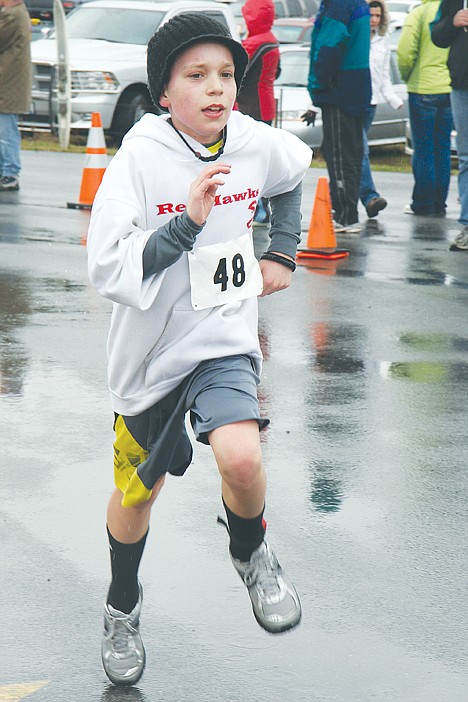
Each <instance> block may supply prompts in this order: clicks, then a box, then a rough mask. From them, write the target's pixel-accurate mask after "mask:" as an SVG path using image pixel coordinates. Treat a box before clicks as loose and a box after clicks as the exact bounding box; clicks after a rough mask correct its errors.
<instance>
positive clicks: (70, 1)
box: [24, 0, 88, 22]
mask: <svg viewBox="0 0 468 702" xmlns="http://www.w3.org/2000/svg"><path fill="white" fill-rule="evenodd" d="M83 2H88V0H62V5H63V9H64V10H65V13H66V14H68V13H69V12H71V11H72V10H74V9H75V7H78V6H79V5H81V4H82V3H83ZM24 4H25V5H26V9H27V10H28V12H29V15H30V17H31V19H38V20H42V21H45V22H52V21H53V19H54V0H24Z"/></svg>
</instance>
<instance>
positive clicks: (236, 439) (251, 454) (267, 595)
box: [209, 420, 301, 633]
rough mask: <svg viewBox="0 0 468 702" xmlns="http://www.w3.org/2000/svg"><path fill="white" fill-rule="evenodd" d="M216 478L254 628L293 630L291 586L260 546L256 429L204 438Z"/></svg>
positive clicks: (239, 426)
mask: <svg viewBox="0 0 468 702" xmlns="http://www.w3.org/2000/svg"><path fill="white" fill-rule="evenodd" d="M209 442H210V445H211V448H212V449H213V453H214V455H215V458H216V462H217V464H218V469H219V472H220V474H221V478H222V496H223V502H224V506H225V509H226V514H227V518H228V525H229V533H230V547H229V549H230V554H231V559H232V562H233V564H234V566H235V568H236V570H237V572H238V573H239V575H240V577H241V578H242V580H243V582H244V583H245V585H246V587H247V589H248V592H249V596H250V600H251V603H252V608H253V612H254V615H255V618H256V620H257V622H258V623H259V624H260V626H262V627H263V628H264V629H266V630H267V631H269V632H270V633H280V632H282V631H286V630H287V629H291V628H292V627H294V626H296V625H297V624H298V623H299V621H300V619H301V606H300V602H299V598H298V596H297V593H296V590H295V589H294V586H293V585H292V583H291V582H290V580H289V578H288V577H287V576H286V575H285V573H284V572H283V570H282V568H281V566H280V565H279V563H278V561H277V559H276V556H275V554H274V553H273V551H272V550H271V548H270V546H269V545H268V543H267V542H266V541H265V540H264V536H265V522H264V520H263V511H264V505H265V491H266V477H265V471H264V468H263V464H262V455H261V447H260V435H259V426H258V422H257V421H255V420H254V421H252V420H247V421H241V422H235V423H233V424H227V425H224V426H220V427H218V428H217V429H214V430H213V431H212V432H210V433H209Z"/></svg>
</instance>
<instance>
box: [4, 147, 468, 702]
mask: <svg viewBox="0 0 468 702" xmlns="http://www.w3.org/2000/svg"><path fill="white" fill-rule="evenodd" d="M64 156H66V157H67V164H68V166H69V167H68V166H67V168H66V169H65V170H64V171H63V172H62V173H61V177H62V178H63V183H62V189H61V190H59V189H56V190H55V195H54V197H52V196H51V195H50V190H49V191H48V192H47V193H45V194H41V189H40V186H39V185H38V184H37V182H35V181H33V178H32V175H31V176H30V187H28V181H27V176H26V173H27V169H25V181H24V187H22V190H21V191H20V192H19V194H10V195H8V198H6V199H4V200H0V208H2V210H1V217H0V253H1V258H0V421H1V426H2V438H3V447H4V451H3V458H4V463H3V473H2V497H1V498H0V512H1V520H0V532H1V533H0V543H1V544H2V562H3V563H4V564H5V567H4V569H3V570H4V572H3V574H2V586H3V598H4V605H5V611H4V615H3V626H2V630H3V634H2V641H1V651H2V654H1V665H0V700H1V690H2V685H3V686H7V685H13V684H20V683H27V682H30V681H32V680H42V681H47V685H45V686H44V687H42V688H41V689H38V690H37V692H35V693H34V694H33V695H31V696H30V698H31V702H32V700H37V702H64V700H67V702H104V701H106V702H122V701H124V700H125V701H126V700H128V701H130V700H131V701H132V702H156V701H157V700H177V701H185V700H187V701H190V702H192V701H193V700H202V701H203V702H240V701H241V700H242V701H243V700H249V702H260V701H261V702H265V701H267V702H277V701H278V702H280V701H281V702H282V701H283V700H286V699H290V700H293V701H294V702H306V701H307V702H313V701H316V702H329V701H331V702H373V701H374V700H375V701H376V702H386V701H387V700H388V701H389V702H423V701H424V702H465V700H466V690H467V684H468V675H467V670H466V643H465V638H466V623H467V622H466V600H465V588H466V568H465V565H466V563H465V559H464V557H463V554H464V553H465V548H466V506H465V494H466V466H467V464H468V454H467V445H468V443H467V439H468V436H467V434H468V429H467V427H468V421H467V418H468V402H467V397H468V359H467V351H468V315H467V303H468V292H467V286H468V265H467V262H468V256H465V255H464V254H453V253H449V252H448V241H449V240H450V238H451V237H452V238H453V230H454V229H456V222H455V217H456V212H457V209H456V197H455V196H454V195H453V198H452V201H451V204H450V208H449V215H450V217H449V218H448V219H447V220H443V221H442V220H437V221H434V222H431V221H427V220H426V221H420V220H418V218H411V217H407V216H406V217H405V216H404V215H403V214H402V209H403V205H404V204H406V199H405V198H406V193H407V192H408V182H409V181H408V179H406V181H405V182H402V181H404V179H402V177H401V176H399V177H398V178H397V177H396V176H394V175H393V174H379V176H380V178H381V179H382V181H383V182H384V184H385V183H386V187H387V190H388V191H389V192H392V193H393V196H392V200H391V203H390V205H389V207H388V211H387V210H386V211H385V215H384V216H382V217H381V219H380V220H379V221H378V222H372V223H369V225H368V226H367V227H366V229H365V230H364V232H363V233H362V235H357V236H355V235H353V236H351V237H348V238H347V239H346V240H343V241H342V242H340V243H346V246H347V248H349V249H350V250H351V255H350V257H349V258H348V259H345V260H342V261H337V262H329V263H327V262H323V261H319V262H313V263H312V264H310V263H309V264H308V265H301V266H299V267H298V269H297V271H296V273H295V274H294V285H293V287H291V289H290V290H288V291H287V292H285V293H281V294H278V295H275V296H271V297H268V298H265V299H261V300H260V305H259V306H260V320H259V328H260V338H261V345H262V350H263V353H264V358H265V362H264V371H263V377H262V383H261V385H260V388H259V397H260V402H261V408H262V412H263V413H264V414H265V415H268V416H269V417H270V419H271V426H270V427H269V428H268V429H267V431H265V432H264V434H263V435H262V446H263V451H264V457H265V463H266V466H267V471H268V476H269V487H268V502H267V514H266V516H267V520H268V532H269V535H270V540H271V542H272V544H273V545H274V547H275V550H276V551H277V552H278V556H279V559H280V562H281V564H282V565H283V567H285V569H287V570H288V573H289V574H290V575H291V577H293V579H294V581H295V583H296V585H297V588H298V591H299V592H300V595H301V599H302V604H303V610H304V619H303V622H302V624H301V626H300V627H299V628H298V629H297V630H296V631H294V632H291V633H290V634H287V635H284V636H278V637H273V636H269V635H267V634H265V633H264V632H263V631H262V630H260V629H259V627H258V626H257V625H256V623H255V621H254V619H253V617H252V615H251V610H250V605H249V603H248V600H247V596H246V593H245V591H244V590H243V588H242V587H241V585H240V584H239V579H238V577H237V575H236V574H235V573H234V572H233V569H232V566H231V564H230V562H229V559H228V557H227V542H226V535H225V533H224V532H223V530H221V529H219V527H217V525H216V516H217V514H218V511H220V510H221V504H220V498H219V479H218V476H217V472H216V469H215V466H214V462H213V458H212V456H211V453H210V450H209V449H208V448H207V447H204V446H197V448H196V452H195V458H194V463H193V466H192V467H191V468H190V470H189V471H188V473H187V475H186V477H185V478H183V479H171V480H168V481H167V485H166V486H165V488H164V490H163V492H162V494H161V497H160V498H158V505H157V510H156V511H155V514H154V519H153V522H152V526H151V532H150V540H149V541H150V543H149V545H148V549H147V553H146V554H145V560H144V564H143V567H142V581H143V584H144V586H145V604H144V611H143V620H142V633H143V636H144V640H145V644H146V648H147V653H148V666H147V670H146V672H145V675H144V677H143V678H142V680H141V683H140V684H139V686H138V688H130V689H117V688H115V687H113V686H109V685H108V684H107V680H106V678H105V676H104V674H103V673H102V670H101V666H100V659H99V644H100V628H101V606H102V600H103V598H104V596H105V591H106V588H107V578H108V553H107V544H106V539H105V530H104V520H105V508H106V503H107V496H108V493H109V491H110V489H111V482H112V468H111V463H112V455H111V454H112V446H111V444H112V419H113V418H112V412H111V410H110V404H109V399H108V394H107V388H106V382H105V366H106V359H105V342H106V333H107V328H108V323H109V316H110V305H109V304H108V303H106V302H105V301H103V300H101V299H100V298H99V297H98V296H97V294H96V293H95V291H94V290H93V289H92V288H91V286H90V284H89V283H88V281H87V275H86V251H85V248H84V247H83V246H82V245H81V244H80V241H81V240H82V238H83V235H84V232H85V230H86V221H87V219H86V218H87V217H88V215H86V214H83V213H81V212H77V211H72V210H66V207H65V205H64V203H65V202H66V201H67V200H70V199H73V198H74V190H73V189H74V188H76V187H77V186H76V185H75V181H76V179H77V178H78V180H79V175H78V176H77V175H76V174H77V170H78V173H79V167H80V166H81V160H78V159H73V158H69V157H70V156H72V155H64ZM55 158H60V155H55ZM31 159H32V160H31V163H32V164H33V165H34V166H35V167H36V168H37V167H38V166H39V165H40V164H41V163H42V161H41V160H40V155H39V156H36V155H35V156H33V157H31ZM72 176H73V177H74V178H75V181H73V178H72ZM51 177H52V176H51ZM56 177H59V176H56ZM408 178H409V177H408ZM315 182H316V175H315V173H314V172H311V174H310V176H308V182H307V184H306V195H305V200H304V212H305V216H307V212H308V213H309V215H310V208H311V203H312V195H313V192H314V187H315ZM22 183H23V182H22ZM75 195H76V193H75ZM304 226H306V223H305V224H304ZM267 242H268V232H267V230H266V229H265V228H258V229H256V230H255V243H256V248H257V250H258V251H260V250H262V249H264V247H265V246H266V245H267ZM7 632H8V633H7ZM12 632H13V633H12ZM28 699H29V698H28Z"/></svg>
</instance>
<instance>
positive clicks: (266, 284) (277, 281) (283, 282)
mask: <svg viewBox="0 0 468 702" xmlns="http://www.w3.org/2000/svg"><path fill="white" fill-rule="evenodd" d="M282 255H283V254H282ZM291 260H292V259H291ZM260 270H261V272H262V276H263V291H262V294H261V295H260V297H265V295H271V293H274V292H277V291H278V290H285V289H286V288H289V286H290V285H291V278H292V271H290V270H289V268H286V266H283V264H282V263H275V262H274V261H266V260H263V261H260Z"/></svg>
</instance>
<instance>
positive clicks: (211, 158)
mask: <svg viewBox="0 0 468 702" xmlns="http://www.w3.org/2000/svg"><path fill="white" fill-rule="evenodd" d="M167 121H168V123H169V124H170V125H171V127H172V129H174V131H175V132H177V134H178V135H179V136H180V138H181V139H182V141H183V142H184V144H185V146H187V147H188V148H189V149H190V151H191V152H192V154H193V155H194V156H196V157H197V158H198V159H199V160H200V161H203V163H209V162H210V161H216V160H217V159H218V158H219V157H220V156H221V154H222V153H223V152H224V145H225V144H226V139H227V124H226V125H225V126H224V129H223V137H222V138H223V143H222V144H221V148H220V149H219V151H218V153H216V154H213V156H202V155H201V153H200V152H199V151H195V149H192V147H191V146H190V144H189V143H188V141H187V140H186V139H185V138H184V135H183V134H182V133H181V132H179V130H178V129H177V127H175V126H174V124H173V123H172V119H171V118H169V119H168V120H167Z"/></svg>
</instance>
